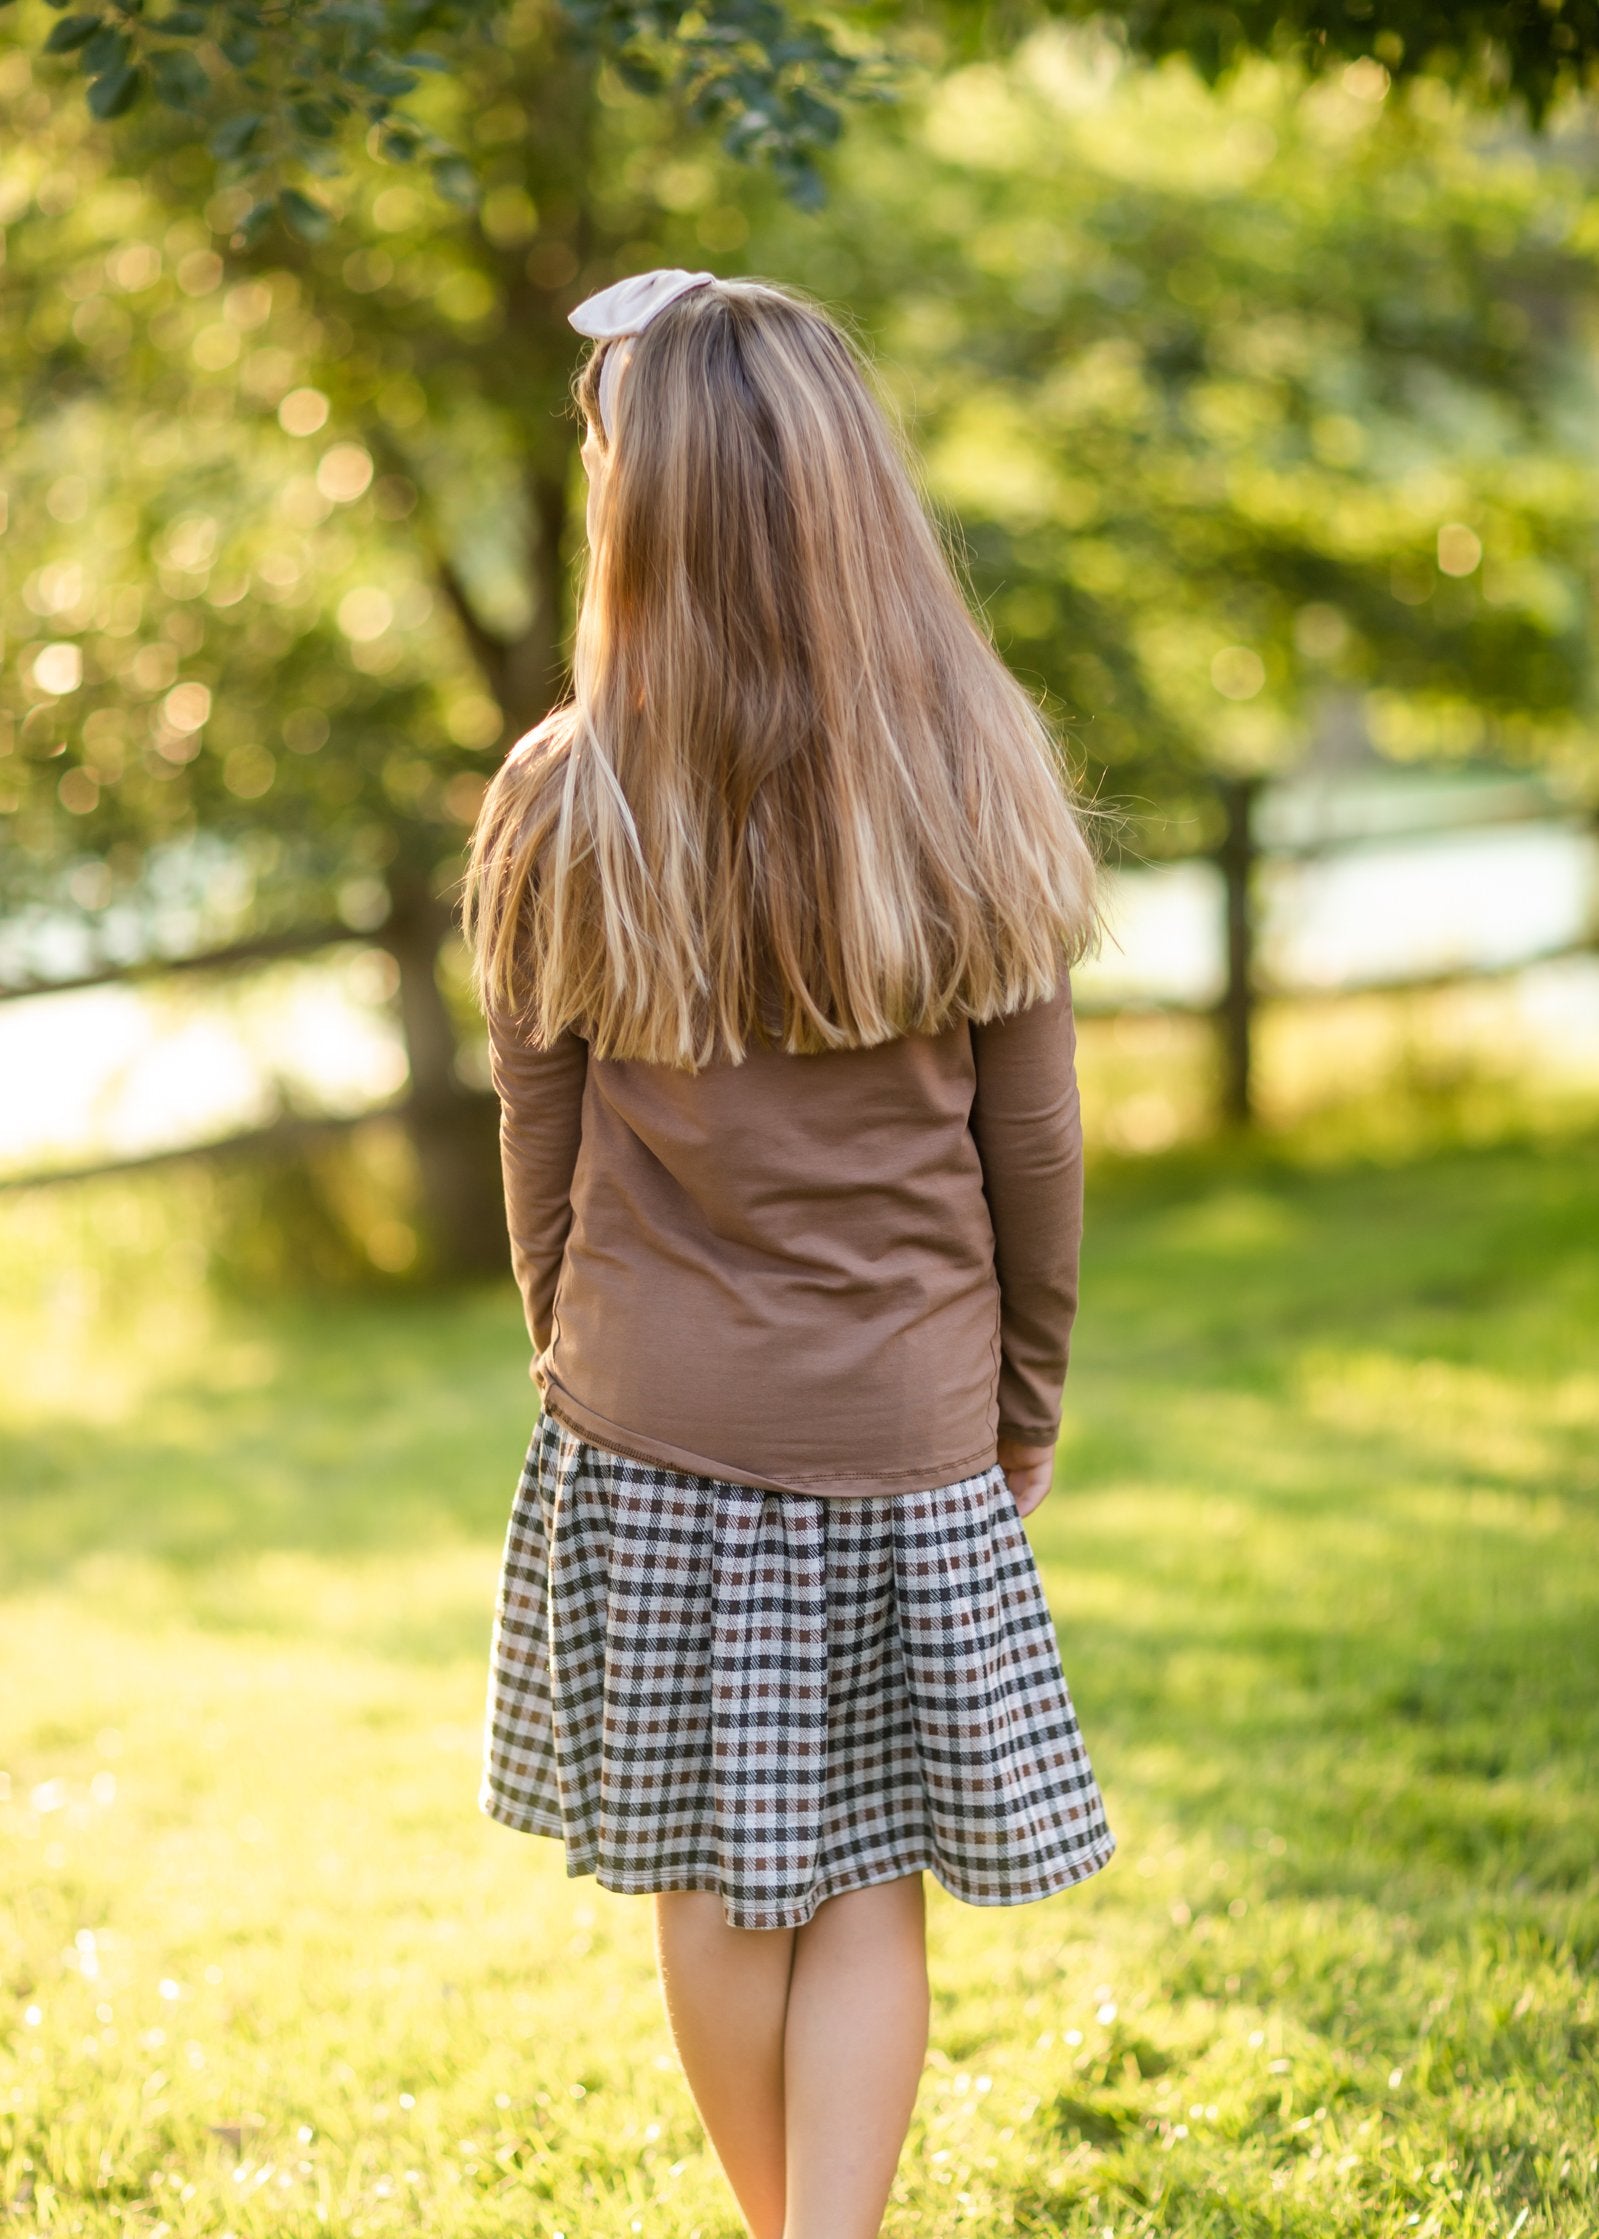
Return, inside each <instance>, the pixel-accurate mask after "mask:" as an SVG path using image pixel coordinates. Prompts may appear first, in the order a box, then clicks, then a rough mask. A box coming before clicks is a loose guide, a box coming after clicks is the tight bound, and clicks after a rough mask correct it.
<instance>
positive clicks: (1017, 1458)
mask: <svg viewBox="0 0 1599 2239" xmlns="http://www.w3.org/2000/svg"><path fill="white" fill-rule="evenodd" d="M999 1466H1000V1468H1001V1469H1002V1470H1003V1471H1004V1472H1005V1482H1006V1484H1007V1485H1008V1486H1009V1487H1010V1489H1011V1495H1012V1498H1013V1499H1014V1500H1015V1502H1016V1513H1017V1514H1018V1515H1019V1516H1031V1514H1032V1513H1033V1510H1034V1509H1035V1508H1037V1507H1038V1506H1039V1504H1040V1502H1041V1501H1042V1500H1043V1499H1044V1498H1045V1496H1046V1494H1047V1493H1048V1492H1049V1489H1050V1486H1051V1485H1052V1484H1053V1483H1054V1481H1055V1449H1054V1447H1053V1446H1022V1445H1018V1443H1017V1441H1016V1440H1015V1439H1014V1438H1002V1439H1001V1440H1000V1442H999Z"/></svg>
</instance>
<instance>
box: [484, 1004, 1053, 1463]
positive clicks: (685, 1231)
mask: <svg viewBox="0 0 1599 2239" xmlns="http://www.w3.org/2000/svg"><path fill="white" fill-rule="evenodd" d="M493 1062H494V1072H495V1081H496V1085H497V1087H498V1089H499V1091H500V1095H501V1097H502V1100H503V1103H504V1109H505V1113H506V1120H505V1127H504V1135H503V1141H504V1150H505V1172H506V1184H507V1203H508V1207H509V1212H510V1223H511V1234H512V1245H513V1252H514V1257H515V1265H516V1269H517V1273H518V1276H519V1278H520V1279H521V1281H522V1283H523V1288H524V1294H525V1296H526V1298H527V1301H528V1311H529V1319H530V1323H531V1325H532V1330H533V1337H534V1343H535V1347H536V1348H537V1350H536V1355H535V1360H534V1373H535V1375H536V1377H537V1378H538V1381H539V1384H540V1387H541V1390H542V1392H543V1397H544V1404H545V1407H546V1409H547V1410H548V1412H549V1413H550V1414H552V1415H553V1416H554V1417H555V1418H556V1419H557V1420H558V1421H560V1422H562V1423H565V1424H566V1425H567V1426H568V1427H569V1428H571V1429H573V1430H575V1431H578V1432H580V1433H581V1434H582V1435H583V1436H584V1437H585V1438H588V1439H592V1440H594V1441H596V1442H597V1443H599V1444H600V1445H604V1446H608V1447H610V1448H611V1449H612V1450H613V1451H619V1452H623V1453H631V1454H634V1455H643V1456H646V1457H648V1458H651V1459H654V1460H659V1461H662V1462H668V1463H670V1464H672V1465H673V1466H675V1467H677V1468H679V1469H686V1470H694V1471H699V1472H702V1473H704V1474H707V1475H711V1476H715V1477H720V1478H726V1479H733V1480H737V1481H739V1482H742V1483H746V1484H753V1485H763V1486H769V1487H771V1488H773V1489H776V1490H789V1491H795V1492H812V1493H837V1494H850V1493H892V1492H898V1491H902V1490H907V1489H911V1488H914V1487H917V1486H926V1485H941V1484H947V1483H949V1482H950V1481H951V1480H953V1479H955V1478H959V1477H963V1476H965V1475H966V1474H967V1473H968V1472H969V1471H971V1470H975V1469H981V1468H985V1467H987V1466H988V1464H989V1462H990V1461H991V1460H992V1457H993V1451H994V1445H995V1439H996V1435H997V1436H1001V1437H1008V1438H1013V1439H1017V1440H1019V1441H1021V1442H1022V1443H1024V1444H1033V1445H1046V1444H1052V1443H1053V1441H1054V1438H1055V1435H1056V1432H1057V1431H1058V1428H1059V1413H1058V1408H1059V1393H1060V1385H1061V1380H1062V1378H1063V1377H1064V1374H1065V1367H1066V1361H1065V1342H1066V1336H1067V1333H1068V1332H1069V1329H1070V1324H1071V1320H1072V1314H1073V1310H1074V1308H1075V1304H1076V1298H1075V1275H1076V1265H1077V1238H1078V1228H1079V1223H1080V1203H1081V1171H1080V1162H1079V1148H1080V1135H1079V1130H1078V1123H1077V1098H1076V1086H1075V1081H1074V1077H1073V1069H1072V1027H1071V1012H1070V1000H1069V996H1068V995H1067V994H1066V992H1065V990H1064V988H1063V989H1062V991H1061V993H1060V994H1059V995H1057V996H1056V997H1055V998H1053V999H1052V1000H1051V1001H1049V1002H1047V1003H1044V1004H1041V1005H1037V1006H1033V1007H1031V1008H1029V1009H1027V1010H1024V1011H1022V1012H1019V1013H1017V1014H1014V1015H1013V1016H1012V1017H1010V1018H1007V1019H1004V1020H1000V1021H995V1022H990V1023H989V1024H986V1025H981V1026H976V1027H973V1026H972V1025H970V1024H969V1022H967V1021H966V1020H964V1019H962V1020H958V1021H957V1022H955V1023H954V1024H953V1025H951V1026H949V1027H946V1028H945V1029H944V1031H943V1032H942V1033H939V1034H930V1035H929V1034H915V1035H902V1036H898V1037H896V1038H894V1039H893V1040H891V1041H889V1042H885V1043H881V1044H879V1045H877V1046H875V1047H873V1048H869V1049H854V1050H836V1051H830V1052H824V1053H821V1054H817V1055H810V1056H795V1055H792V1054H790V1053H788V1052H785V1051H782V1050H778V1049H774V1048H771V1047H769V1046H762V1045H756V1046H755V1047H753V1048H752V1049H751V1050H750V1051H749V1052H748V1053H747V1055H746V1056H745V1057H744V1059H743V1060H742V1061H741V1062H740V1063H738V1064H736V1065H735V1064H733V1063H732V1062H730V1061H729V1060H727V1059H722V1060H719V1061H715V1062H713V1063H711V1064H710V1065H708V1066H706V1067H704V1068H702V1069H701V1070H700V1071H698V1072H693V1073H690V1072H686V1071H683V1070H680V1069H677V1068H673V1067H670V1066H662V1065H654V1064H650V1063H647V1062H643V1061H639V1060H627V1059H614V1058H610V1059H608V1058H597V1057H593V1056H592V1055H591V1054H590V1053H589V1051H588V1049H587V1046H586V1045H585V1044H584V1042H583V1041H582V1040H581V1038H580V1037H578V1036H577V1035H575V1034H570V1033H568V1034H565V1035H562V1036H561V1037H559V1038H558V1039H557V1041H556V1043H555V1044H554V1045H553V1046H552V1047H551V1048H549V1049H538V1050H536V1049H533V1048H531V1047H529V1046H528V1045H527V1044H526V1043H525V1042H524V1041H523V1040H521V1039H520V1038H519V1037H518V1036H517V1034H516V1033H515V1031H514V1029H511V1030H509V1031H508V1030H507V1029H506V1028H505V1026H504V1024H503V1023H501V1024H499V1025H498V1027H497V1031H496V1033H495V1036H494V1043H493ZM568 1162H569V1179H568V1180H567V1182H566V1186H565V1189H564V1190H562V1189H561V1187H560V1179H561V1176H562V1175H563V1173H566V1172H567V1171H568ZM996 1263H997V1265H996ZM557 1267H558V1268H559V1277H558V1281H557V1283H556V1287H555V1289H554V1291H553V1293H552V1294H551V1295H550V1297H549V1298H548V1300H546V1299H545V1298H543V1297H542V1296H541V1295H540V1293H539V1283H540V1271H541V1270H542V1271H548V1270H550V1269H552V1268H557ZM1002 1324H1003V1329H1002ZM1002 1338H1003V1342H1002Z"/></svg>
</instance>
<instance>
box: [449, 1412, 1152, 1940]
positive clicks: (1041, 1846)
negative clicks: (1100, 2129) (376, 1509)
mask: <svg viewBox="0 0 1599 2239" xmlns="http://www.w3.org/2000/svg"><path fill="white" fill-rule="evenodd" d="M479 1800H480V1802H481V1804H482V1807H483V1809H484V1810H485V1811H486V1812H487V1813H488V1814H489V1815H490V1816H491V1817H492V1818H495V1819H498V1820H501V1821H503V1822H504V1823H505V1824H506V1825H507V1826H510V1827H515V1828H519V1829H520V1830H521V1831H522V1832H524V1833H526V1834H535V1835H553V1836H558V1837H560V1838H561V1839H562V1840H563V1841H564V1842H565V1845H566V1866H567V1872H568V1873H569V1874H586V1873H592V1874H594V1875H595V1876H596V1877H597V1879H598V1880H599V1882H600V1884H601V1886H602V1887H604V1888H606V1889H613V1890H620V1891H624V1892H629V1893H634V1894H639V1893H643V1892H647V1891H654V1890H663V1889H713V1890H717V1891H719V1892H720V1894H721V1897H722V1906H723V1911H724V1914H725V1915H726V1918H727V1920H728V1921H729V1922H730V1924H731V1925H732V1926H734V1927H737V1928H788V1927H797V1926H799V1925H800V1924H801V1923H802V1922H804V1921H807V1920H809V1919H810V1917H811V1915H812V1914H813V1913H814V1912H815V1910H816V1908H817V1906H818V1905H820V1904H821V1903H822V1902H823V1901H824V1899H826V1898H828V1897H831V1896H834V1895H836V1894H837V1893H838V1892H839V1891H840V1890H844V1889H854V1888H857V1887H859V1886H861V1885H862V1884H864V1883H868V1882H878V1881H888V1880H892V1879H893V1878H894V1877H895V1876H897V1875H900V1874H910V1873H915V1872H917V1871H919V1870H924V1869H925V1870H927V1871H930V1872H932V1873H933V1874H935V1875H936V1876H937V1878H938V1880H939V1881H940V1882H941V1883H942V1884H943V1886H944V1887H945V1888H946V1889H947V1890H949V1891H950V1892H951V1893H952V1894H953V1895H954V1896H956V1897H959V1898H962V1899H964V1900H965V1901H966V1903H968V1904H973V1905H1011V1904H1024V1903H1026V1902H1028V1901H1029V1900H1031V1899H1033V1898H1036V1897H1045V1896H1048V1895H1049V1894H1050V1893H1051V1891H1053V1890H1057V1889H1063V1888H1065V1887H1066V1886H1067V1885H1068V1884H1069V1883H1072V1882H1076V1881H1082V1880H1084V1879H1086V1877H1087V1876H1088V1875H1090V1874H1092V1873H1095V1872H1097V1871H1098V1870H1099V1868H1100V1867H1101V1866H1103V1865H1104V1864H1105V1863H1106V1861H1107V1860H1108V1859H1109V1858H1110V1856H1111V1853H1112V1852H1113V1851H1114V1849H1115V1847H1116V1838H1115V1836H1114V1835H1113V1834H1112V1833H1111V1831H1110V1829H1109V1827H1108V1826H1107V1825H1106V1821H1105V1813H1104V1806H1103V1803H1102V1800H1101V1797H1100V1793H1099V1788H1098V1785H1097V1783H1096V1781H1095V1779H1094V1775H1093V1771H1092V1769H1091V1767H1090V1765H1089V1762H1088V1757H1087V1754H1086V1752H1085V1751H1084V1748H1083V1744H1082V1740H1081V1737H1080V1736H1079V1733H1078V1730H1077V1720H1076V1716H1075V1713H1074V1712H1073V1709H1072V1702H1071V1696H1070V1694H1069V1692H1068V1690H1067V1685H1066V1680H1065V1676H1064V1674H1063V1672H1062V1670H1061V1665H1060V1653H1059V1650H1058V1648H1057V1646H1056V1641H1055V1630H1054V1626H1053V1623H1052V1622H1051V1619H1050V1614H1049V1609H1048V1606H1047V1604H1046V1602H1045V1599H1044V1591H1043V1586H1042V1583H1041V1581H1040V1579H1039V1575H1038V1569H1037V1566H1036V1564H1035V1562H1034V1560H1033V1554H1032V1549H1031V1548H1030V1547H1029V1545H1028V1543H1027V1535H1026V1533H1025V1532H1024V1531H1023V1529H1022V1525H1021V1519H1020V1518H1019V1517H1018V1515H1017V1513H1016V1504H1015V1502H1014V1500H1013V1499H1012V1498H1011V1495H1010V1492H1009V1490H1008V1488H1007V1486H1006V1484H1005V1479H1004V1476H1003V1474H1002V1473H1001V1471H1000V1470H999V1468H998V1467H997V1465H996V1466H995V1467H993V1468H991V1469H989V1470H987V1471H985V1472H984V1473H983V1474H982V1475H980V1476H976V1477H968V1478H963V1479H962V1480H961V1482H960V1483H958V1484H955V1485H946V1486H943V1487H941V1488H939V1489H937V1490H935V1491H930V1492H918V1493H896V1494H883V1495H882V1496H880V1497H878V1496H871V1495H868V1496H866V1497H863V1498H850V1499H827V1498H825V1497H823V1496H820V1495H814V1494H800V1493H768V1492H763V1491H762V1490H761V1489H760V1488H759V1487H756V1486H750V1485H737V1484H733V1483H730V1482H728V1481H726V1480H723V1479H719V1478H709V1477H698V1476H693V1475H689V1474H687V1473H685V1472H682V1471H679V1470H673V1469H669V1468H666V1467H665V1466H663V1465H661V1464H658V1463H654V1462H644V1461H632V1460H629V1459H627V1458H626V1457H624V1456H622V1455H619V1454H613V1453H610V1452H608V1451H604V1450H602V1449H600V1448H599V1447H596V1446H591V1445H589V1444H588V1443H587V1442H586V1441H585V1440H583V1439H581V1438H579V1437H578V1436H577V1435H576V1434H575V1433H574V1432H572V1431H570V1430H567V1429H565V1428H564V1427H563V1426H562V1425H561V1424H559V1423H557V1422H555V1421H554V1420H553V1419H552V1418H551V1417H550V1416H548V1415H546V1416H544V1417H542V1418H541V1420H540V1422H539V1424H538V1427H537V1429H536V1430H535V1432H534V1434H533V1442H532V1445H531V1446H530V1448H529V1450H528V1457H527V1463H526V1466H525V1468H524V1469H523V1472H522V1480H521V1484H520V1486H519V1487H518V1490H517V1497H516V1504H515V1506H514V1508H513V1510H512V1513H511V1521H510V1528H509V1530H508V1532H507V1535H506V1542H505V1559H504V1564H503V1568H502V1571H501V1577H500V1590H499V1597H498V1601H497V1605H496V1611H495V1622H494V1640H493V1649H492V1656H491V1671H490V1678H489V1699H488V1714H487V1720H486V1733H485V1767H484V1775H483V1787H482V1792H481V1796H480V1799H479Z"/></svg>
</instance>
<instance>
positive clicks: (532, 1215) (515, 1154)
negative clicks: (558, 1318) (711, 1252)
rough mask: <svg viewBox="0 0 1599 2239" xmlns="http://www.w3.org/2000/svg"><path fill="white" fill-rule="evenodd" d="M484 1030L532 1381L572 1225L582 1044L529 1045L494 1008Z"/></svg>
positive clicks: (570, 1037) (575, 1040)
mask: <svg viewBox="0 0 1599 2239" xmlns="http://www.w3.org/2000/svg"><path fill="white" fill-rule="evenodd" d="M488 1029H489V1069H490V1072H491V1074H492V1077H493V1081H494V1088H495V1093H496V1094H497V1096H498V1097H499V1099H500V1165H501V1170H502V1172H503V1174H504V1177H505V1224H506V1227H507V1229H508V1230H509V1231H510V1237H511V1266H512V1270H513V1271H514V1273H515V1275H516V1281H517V1288H518V1289H519V1290H520V1291H521V1293H522V1311H523V1314H524V1315H525V1317H526V1320H527V1328H528V1335H529V1336H530V1337H531V1338H532V1340H533V1351H534V1355H535V1361H534V1376H535V1378H537V1377H538V1364H537V1356H538V1355H540V1354H542V1353H543V1352H544V1351H545V1350H546V1349H547V1348H548V1346H549V1342H550V1336H551V1319H552V1313H553V1308H554V1304H555V1285H556V1282H557V1280H558V1278H559V1276H560V1272H561V1254H562V1253H563V1252H564V1250H565V1249H566V1238H567V1232H568V1231H569V1229H570V1228H571V1226H572V1175H573V1172H574V1170H575V1168H576V1166H577V1152H578V1144H579V1142H580V1141H581V1139H582V1132H583V1084H584V1082H585V1080H586V1079H587V1077H588V1044H587V1043H586V1042H585V1041H583V1040H582V1039H581V1038H580V1037H579V1036H578V1035H576V1034H572V1033H565V1034H562V1035H560V1036H559V1037H558V1039H557V1040H556V1041H554V1042H553V1043H551V1044H550V1045H549V1046H548V1047H542V1046H539V1045H537V1044H534V1043H530V1042H529V1041H528V1040H527V1039H526V1038H525V1036H524V1035H523V1034H521V1033H520V1032H519V1030H518V1029H517V1027H516V1025H515V1023H514V1021H513V1020H512V1019H510V1018H509V1017H508V1016H507V1015H506V1014H505V1013H504V1012H502V1011H499V1010H497V1009H494V1008H491V1009H490V1011H489V1014H488ZM541 1388H542V1387H541Z"/></svg>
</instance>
